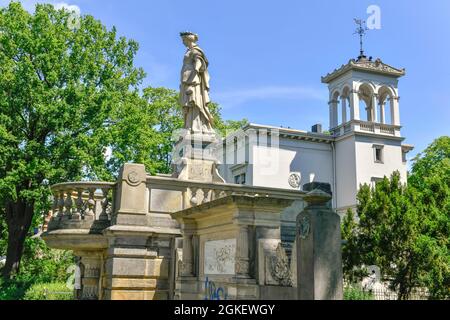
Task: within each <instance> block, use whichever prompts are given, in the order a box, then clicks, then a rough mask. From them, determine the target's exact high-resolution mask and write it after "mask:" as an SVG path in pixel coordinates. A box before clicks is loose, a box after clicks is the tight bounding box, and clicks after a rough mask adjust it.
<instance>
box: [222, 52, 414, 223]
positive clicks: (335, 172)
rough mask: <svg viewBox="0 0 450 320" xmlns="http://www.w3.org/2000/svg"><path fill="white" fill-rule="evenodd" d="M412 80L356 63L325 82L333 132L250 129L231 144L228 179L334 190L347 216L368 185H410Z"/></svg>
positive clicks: (374, 64) (225, 156)
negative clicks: (404, 93)
mask: <svg viewBox="0 0 450 320" xmlns="http://www.w3.org/2000/svg"><path fill="white" fill-rule="evenodd" d="M403 75H405V70H404V69H397V68H394V67H391V66H389V65H387V64H385V63H383V62H382V61H381V60H380V59H377V60H375V61H372V59H371V58H370V59H367V58H366V57H365V56H360V57H359V58H358V59H357V60H354V59H352V60H350V61H349V62H348V63H347V64H345V65H342V66H341V67H340V68H339V69H336V70H334V71H333V72H331V73H329V74H327V75H326V76H324V77H322V82H323V83H325V84H327V85H328V89H329V118H330V121H329V132H326V133H324V132H322V129H321V125H314V126H313V127H312V129H311V131H310V132H307V131H302V130H294V129H287V128H281V127H272V126H265V125H258V124H248V125H247V126H246V127H244V128H243V129H242V130H241V131H239V132H236V133H234V134H232V135H230V136H228V137H227V138H226V139H225V140H224V148H223V149H222V151H221V152H220V155H219V159H220V161H221V163H222V165H221V166H220V173H221V175H222V176H223V177H224V179H225V180H226V182H229V183H238V184H246V185H249V186H266V187H274V188H286V189H301V188H302V185H304V184H305V183H308V182H313V181H317V182H327V183H329V184H330V185H331V189H332V190H331V191H332V193H333V199H332V205H333V208H334V209H335V210H336V211H337V212H338V213H339V214H341V215H342V214H343V213H345V211H346V210H347V209H348V208H354V207H355V205H356V194H357V191H358V188H359V186H360V185H361V184H364V183H369V184H373V183H374V182H376V181H377V180H379V179H382V178H383V177H384V176H390V175H391V174H392V172H394V171H396V170H398V171H399V172H400V174H401V178H402V181H404V182H406V175H407V163H406V154H407V153H408V152H409V151H410V150H412V149H413V146H411V145H406V144H403V143H402V142H403V141H404V139H405V138H404V137H402V135H401V132H400V129H401V125H400V112H399V94H398V79H399V78H400V77H402V76H403Z"/></svg>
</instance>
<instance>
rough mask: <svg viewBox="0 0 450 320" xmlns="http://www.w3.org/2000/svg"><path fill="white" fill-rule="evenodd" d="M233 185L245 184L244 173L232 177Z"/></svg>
mask: <svg viewBox="0 0 450 320" xmlns="http://www.w3.org/2000/svg"><path fill="white" fill-rule="evenodd" d="M234 183H235V184H245V173H242V174H239V175H237V176H234Z"/></svg>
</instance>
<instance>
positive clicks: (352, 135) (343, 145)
mask: <svg viewBox="0 0 450 320" xmlns="http://www.w3.org/2000/svg"><path fill="white" fill-rule="evenodd" d="M404 75H405V70H404V69H397V68H394V67H392V66H390V65H387V64H385V63H383V62H382V61H381V59H376V60H375V61H373V60H372V58H369V59H368V58H366V56H364V54H363V52H362V51H361V54H360V56H359V57H358V59H356V60H355V59H352V60H350V61H349V62H348V63H347V64H345V65H342V66H341V67H340V68H339V69H335V70H334V71H333V72H331V73H329V74H327V75H326V76H325V77H322V82H323V83H326V84H327V85H328V89H329V112H330V132H331V134H332V135H333V136H334V138H335V141H334V144H333V167H334V169H333V172H334V175H335V177H334V179H333V180H334V183H335V186H334V188H333V189H334V190H335V197H334V204H333V205H334V207H335V208H336V209H337V210H338V212H339V213H341V214H342V213H343V212H345V211H346V210H347V209H348V208H351V207H354V206H355V204H356V194H357V191H358V189H359V186H360V185H361V184H364V183H368V184H374V183H375V182H376V181H377V180H379V179H382V178H383V177H384V176H390V175H391V174H392V172H394V171H396V170H398V171H399V172H400V174H401V178H402V182H406V171H407V168H406V153H407V152H408V151H410V150H411V149H412V146H409V145H402V141H403V140H404V138H403V137H402V136H401V132H400V129H401V125H400V111H399V100H400V99H399V95H398V79H399V78H400V77H402V76H404Z"/></svg>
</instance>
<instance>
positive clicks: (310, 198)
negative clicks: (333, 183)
mask: <svg viewBox="0 0 450 320" xmlns="http://www.w3.org/2000/svg"><path fill="white" fill-rule="evenodd" d="M330 200H331V195H330V194H328V193H326V192H324V191H322V190H320V189H314V190H313V191H310V192H308V193H307V194H306V195H305V201H306V202H307V203H308V204H309V205H320V204H326V203H327V202H328V201H330Z"/></svg>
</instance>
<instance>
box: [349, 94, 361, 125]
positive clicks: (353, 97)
mask: <svg viewBox="0 0 450 320" xmlns="http://www.w3.org/2000/svg"><path fill="white" fill-rule="evenodd" d="M350 118H351V120H359V119H360V116H359V93H358V91H357V90H352V91H351V92H350Z"/></svg>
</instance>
